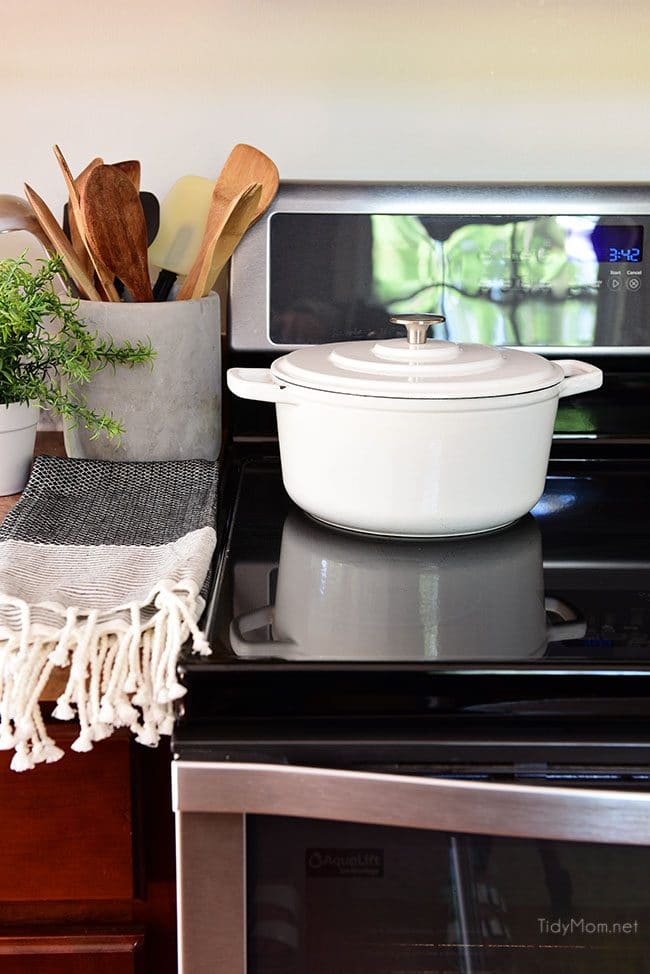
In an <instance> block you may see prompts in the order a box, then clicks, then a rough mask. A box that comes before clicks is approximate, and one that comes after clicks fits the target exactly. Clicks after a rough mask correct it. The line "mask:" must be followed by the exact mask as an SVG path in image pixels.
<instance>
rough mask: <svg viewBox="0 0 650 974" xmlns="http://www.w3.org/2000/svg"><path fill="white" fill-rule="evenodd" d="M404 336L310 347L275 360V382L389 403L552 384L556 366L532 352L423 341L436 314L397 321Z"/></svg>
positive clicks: (530, 389)
mask: <svg viewBox="0 0 650 974" xmlns="http://www.w3.org/2000/svg"><path fill="white" fill-rule="evenodd" d="M390 320H391V322H393V323H394V324H398V325H404V326H405V327H406V329H407V333H408V336H407V337H406V338H395V339H389V340H388V341H379V342H376V341H369V342H368V341H366V342H343V343H340V344H332V345H310V346H308V347H306V348H300V349H296V350H295V351H293V352H289V354H288V355H283V356H282V357H281V358H279V359H276V360H275V362H274V363H273V364H272V366H271V372H272V374H273V377H274V379H275V380H276V382H279V383H282V384H289V385H294V386H303V387H306V388H309V389H320V390H322V391H324V392H339V393H346V394H348V395H356V396H379V397H386V398H389V399H475V398H482V397H487V396H511V395H515V394H517V393H524V392H533V391H535V390H536V389H547V388H549V387H550V386H554V385H557V384H558V383H559V382H561V380H562V379H563V378H564V373H563V371H562V369H561V368H560V367H559V365H556V364H555V363H553V362H549V361H548V359H545V358H543V357H542V356H541V355H536V354H534V353H533V352H524V351H520V350H517V349H514V348H497V347H493V346H491V345H472V344H467V345H465V344H456V343H455V342H446V341H435V340H433V339H427V332H428V330H429V326H430V325H431V324H432V323H434V322H436V323H437V322H442V321H444V320H445V319H444V318H443V317H442V316H441V315H422V314H418V315H399V316H396V317H393V318H391V319H390Z"/></svg>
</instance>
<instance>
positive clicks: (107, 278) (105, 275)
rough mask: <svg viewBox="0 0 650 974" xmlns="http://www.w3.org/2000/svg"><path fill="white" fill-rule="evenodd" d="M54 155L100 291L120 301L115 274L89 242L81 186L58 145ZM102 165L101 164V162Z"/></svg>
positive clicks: (85, 177)
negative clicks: (82, 206) (82, 207)
mask: <svg viewBox="0 0 650 974" xmlns="http://www.w3.org/2000/svg"><path fill="white" fill-rule="evenodd" d="M53 149H54V155H55V156H56V159H57V162H58V163H59V167H60V169H61V172H62V173H63V178H64V179H65V183H66V186H67V187H68V201H69V205H70V219H71V220H74V221H75V223H76V225H77V230H78V232H79V236H80V238H81V241H82V242H83V245H84V248H85V250H86V252H87V254H88V256H89V258H90V261H91V263H92V266H93V267H94V269H95V273H96V274H97V279H98V281H99V288H98V290H99V292H100V294H102V293H103V294H104V295H105V296H106V299H107V300H108V301H119V300H120V296H119V294H118V293H117V290H116V288H115V285H114V283H113V276H114V275H112V274H110V273H109V271H108V270H107V269H106V267H105V266H104V265H103V263H102V260H101V258H100V257H99V255H98V254H97V253H95V252H94V250H93V247H92V244H89V243H88V234H87V232H86V225H85V220H84V214H83V212H82V209H81V201H80V195H79V187H78V186H77V185H76V183H75V180H74V177H73V175H72V173H71V172H70V167H69V166H68V163H67V162H66V160H65V158H64V156H63V153H62V152H61V150H60V149H59V147H58V145H55V146H54V147H53ZM100 165H101V164H100ZM97 168H98V166H93V167H92V168H91V170H90V172H88V173H84V174H83V175H84V178H83V179H82V180H81V184H82V185H85V183H86V181H87V179H88V177H89V176H90V174H91V173H92V172H94V171H95V169H97Z"/></svg>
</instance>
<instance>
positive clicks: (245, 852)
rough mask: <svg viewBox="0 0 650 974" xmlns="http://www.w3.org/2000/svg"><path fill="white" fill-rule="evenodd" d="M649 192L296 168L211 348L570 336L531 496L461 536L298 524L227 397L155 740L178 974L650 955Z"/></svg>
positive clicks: (538, 966)
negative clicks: (435, 319)
mask: <svg viewBox="0 0 650 974" xmlns="http://www.w3.org/2000/svg"><path fill="white" fill-rule="evenodd" d="M648 233H650V187H647V186H609V187H607V186H582V187H579V186H547V187H539V186H529V185H512V186H471V187H469V186H452V187H449V186H446V187H439V186H434V185H430V186H427V185H416V186H404V185H400V186H390V185H384V186H378V185H345V184H336V185H329V186H328V185H320V186H315V185H301V184H287V185H285V186H283V187H282V188H281V192H280V194H279V196H278V198H277V200H276V202H275V203H274V205H273V208H272V210H271V211H270V214H269V216H268V217H267V218H266V219H265V220H264V221H263V222H261V223H260V224H259V225H258V226H257V227H256V228H254V229H253V231H251V233H250V234H249V236H248V237H247V238H246V240H245V241H244V243H243V245H242V247H241V248H240V250H239V251H238V252H237V254H236V259H235V261H234V264H233V268H232V284H231V324H230V336H229V345H230V353H229V364H230V365H239V366H262V367H266V366H268V365H269V363H270V361H271V360H272V359H273V358H274V357H277V355H279V354H281V353H282V352H284V351H287V350H288V349H291V348H295V347H297V346H299V345H303V344H310V343H324V342H329V341H338V340H348V339H368V338H375V337H377V338H380V339H386V338H391V337H393V336H394V335H395V334H397V332H395V331H393V329H392V326H391V324H390V322H389V318H390V317H391V316H394V315H399V314H411V313H415V314H420V313H425V314H426V313H437V314H441V315H444V317H445V322H444V329H445V330H444V333H441V334H439V335H438V336H437V337H439V338H445V339H449V340H452V341H456V342H468V341H470V342H474V341H480V342H483V343H487V344H493V345H499V344H507V345H515V346H521V347H526V348H534V350H536V351H541V352H543V353H544V354H546V355H548V356H549V357H560V356H562V357H567V356H568V355H571V356H572V357H573V356H575V357H579V358H580V359H583V360H584V359H586V360H587V361H592V362H595V363H597V364H598V365H599V366H600V367H601V368H603V370H604V372H605V381H604V384H603V387H602V389H601V390H598V391H597V392H592V393H587V394H585V395H583V396H581V397H578V398H577V399H576V400H575V401H572V400H568V401H567V402H565V403H562V402H561V404H560V409H559V412H558V417H557V422H556V428H555V437H554V441H553V447H552V451H551V460H550V464H549V471H548V478H547V481H546V489H545V492H544V494H543V496H542V498H541V500H540V501H539V502H538V504H537V505H536V507H535V508H534V509H533V510H532V512H531V513H530V514H528V515H527V516H526V517H524V518H522V519H521V520H520V521H519V522H518V523H517V524H514V525H513V526H511V527H509V528H508V529H506V530H504V531H500V532H496V533H493V534H490V535H486V536H483V537H475V538H464V539H447V540H438V541H422V540H420V541H399V540H397V541H396V540H387V539H382V538H368V537H365V538H364V537H358V536H355V535H353V534H351V533H346V532H342V531H336V530H334V529H331V528H327V527H325V526H323V525H320V524H317V523H316V522H315V521H313V520H311V519H310V518H309V517H308V516H307V515H305V514H304V513H303V512H302V511H300V510H299V509H298V508H297V507H296V506H295V505H294V504H293V503H292V502H291V501H290V500H289V498H288V496H287V494H286V493H285V490H284V487H283V483H282V475H281V466H280V461H279V456H278V445H277V439H276V431H275V425H274V413H273V408H272V407H271V406H270V405H268V404H253V403H250V402H243V401H235V400H233V401H232V402H231V403H230V415H229V425H230V432H229V450H228V453H227V457H226V461H225V464H224V475H223V491H222V498H221V525H220V532H219V536H220V547H219V551H218V556H217V560H216V563H215V574H214V583H213V589H212V595H211V601H210V604H209V606H208V610H207V615H206V625H207V628H208V631H209V637H210V641H211V645H212V648H213V654H212V656H211V657H210V658H205V657H201V658H200V659H199V658H197V659H193V658H190V657H187V658H185V659H184V660H183V661H182V667H181V668H182V678H183V680H184V682H185V684H186V686H187V690H188V693H187V696H186V697H185V699H184V702H183V709H182V713H181V715H180V717H179V720H178V722H177V726H176V730H175V734H174V750H175V756H176V761H175V767H174V790H175V799H174V800H175V807H176V812H177V828H178V869H179V917H180V969H181V972H183V974H208V972H210V974H221V972H224V974H226V972H227V974H270V972H276V974H325V972H327V974H332V972H334V971H337V972H339V974H366V972H370V971H372V972H386V974H387V972H392V974H396V972H398V971H399V972H406V971H413V972H415V971H417V972H420V974H424V972H443V971H445V972H446V971H458V972H470V971H471V972H474V971H476V972H478V971H481V972H526V974H528V972H536V971H542V970H543V971H545V972H548V971H558V972H559V971H562V972H564V971H567V970H572V971H583V970H584V971H590V972H599V974H600V972H609V971H614V970H616V971H620V970H625V971H626V972H628V971H629V972H642V971H647V970H650V960H648V957H649V956H650V951H649V949H648V948H649V947H650V920H649V919H648V918H649V917H650V909H649V908H650V886H649V885H648V882H647V876H648V872H649V870H650V682H649V680H650V517H649V515H648V505H649V503H650V501H649V498H650V354H649V353H650V309H649V308H648V305H647V302H648V297H647V293H648V288H650V281H646V280H645V278H644V268H645V261H646V257H645V255H644V247H645V246H646V245H647V244H646V238H647V235H648Z"/></svg>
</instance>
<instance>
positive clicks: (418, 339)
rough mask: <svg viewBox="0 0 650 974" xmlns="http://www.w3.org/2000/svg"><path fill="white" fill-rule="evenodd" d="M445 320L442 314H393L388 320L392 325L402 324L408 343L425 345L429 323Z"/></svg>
mask: <svg viewBox="0 0 650 974" xmlns="http://www.w3.org/2000/svg"><path fill="white" fill-rule="evenodd" d="M444 320H445V318H444V315H425V314H416V315H393V316H392V317H391V318H390V322H391V324H393V325H404V327H405V328H406V334H407V337H408V343H409V345H425V344H426V341H427V334H428V332H429V327H430V325H439V324H441V323H442V322H443V321H444Z"/></svg>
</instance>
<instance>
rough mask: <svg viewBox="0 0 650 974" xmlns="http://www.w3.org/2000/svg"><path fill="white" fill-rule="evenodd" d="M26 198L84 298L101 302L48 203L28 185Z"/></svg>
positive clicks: (26, 186) (97, 292)
mask: <svg viewBox="0 0 650 974" xmlns="http://www.w3.org/2000/svg"><path fill="white" fill-rule="evenodd" d="M25 196H26V197H27V199H28V201H29V203H30V205H31V207H32V209H33V211H34V213H35V215H36V219H37V220H38V222H39V224H40V226H41V229H42V230H43V232H44V233H45V235H46V236H47V238H48V239H49V240H50V243H51V245H52V248H53V249H54V250H55V251H56V252H57V253H58V254H60V256H61V258H62V259H63V263H64V265H65V268H66V270H67V272H68V274H69V275H70V277H71V278H72V279H73V281H74V282H75V284H76V285H77V288H78V290H79V293H80V294H81V295H82V297H86V298H89V299H90V300H91V301H101V300H102V297H101V295H100V293H99V291H98V290H97V288H96V287H95V285H94V283H93V282H92V281H91V280H90V278H89V277H88V275H87V274H86V272H85V271H84V269H83V267H82V266H81V265H80V263H79V261H78V259H77V255H76V254H75V252H74V248H73V246H72V244H71V243H70V241H69V240H68V238H67V237H66V235H65V234H64V232H63V230H62V229H61V227H60V226H59V224H58V223H57V222H56V219H55V218H54V215H53V214H52V211H51V210H50V208H49V207H48V205H47V203H45V202H44V201H43V200H42V199H41V197H40V196H39V195H38V193H36V192H35V191H34V190H33V189H32V188H31V186H28V185H27V183H25Z"/></svg>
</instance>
